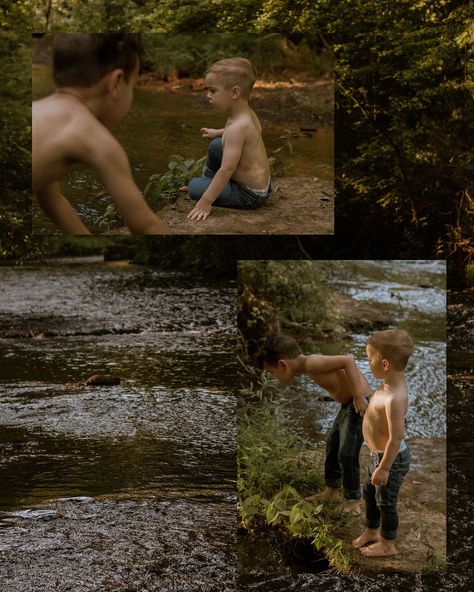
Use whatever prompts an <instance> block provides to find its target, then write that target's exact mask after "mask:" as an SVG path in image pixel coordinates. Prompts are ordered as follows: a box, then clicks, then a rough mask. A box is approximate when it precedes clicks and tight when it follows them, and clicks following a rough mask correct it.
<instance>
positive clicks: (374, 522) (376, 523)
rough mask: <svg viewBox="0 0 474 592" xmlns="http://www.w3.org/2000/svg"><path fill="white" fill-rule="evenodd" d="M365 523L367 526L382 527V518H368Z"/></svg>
mask: <svg viewBox="0 0 474 592" xmlns="http://www.w3.org/2000/svg"><path fill="white" fill-rule="evenodd" d="M365 525H366V526H367V528H372V529H375V528H380V519H379V520H369V518H367V520H366V521H365Z"/></svg>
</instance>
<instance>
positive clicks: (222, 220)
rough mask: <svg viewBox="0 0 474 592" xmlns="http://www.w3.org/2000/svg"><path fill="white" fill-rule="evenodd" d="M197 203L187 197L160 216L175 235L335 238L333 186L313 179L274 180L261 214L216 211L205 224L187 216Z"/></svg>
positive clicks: (228, 210) (259, 211)
mask: <svg viewBox="0 0 474 592" xmlns="http://www.w3.org/2000/svg"><path fill="white" fill-rule="evenodd" d="M192 208H193V202H192V201H191V200H190V199H189V198H188V197H187V196H186V195H182V196H180V197H178V199H177V201H176V202H175V203H173V204H170V205H168V206H165V207H164V208H163V209H162V210H160V212H159V216H160V218H161V220H163V222H165V223H166V224H168V225H169V227H170V230H171V233H172V234H249V235H251V234H253V235H256V234H258V235H270V234H311V235H312V234H320V235H321V234H333V233H334V192H333V187H332V183H331V182H329V181H323V180H321V179H315V178H312V177H285V178H277V179H274V180H273V193H272V196H271V197H270V199H269V200H268V201H267V203H266V204H265V205H264V206H262V207H261V208H258V209H257V210H233V209H229V208H218V207H214V208H213V209H212V213H211V215H210V216H209V218H208V219H207V220H205V221H204V222H195V221H190V220H188V219H187V218H186V215H187V214H188V213H189V212H190V211H191V210H192Z"/></svg>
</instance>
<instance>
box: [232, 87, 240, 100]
mask: <svg viewBox="0 0 474 592" xmlns="http://www.w3.org/2000/svg"><path fill="white" fill-rule="evenodd" d="M241 95H242V89H241V88H240V86H233V87H232V98H233V99H240V97H241Z"/></svg>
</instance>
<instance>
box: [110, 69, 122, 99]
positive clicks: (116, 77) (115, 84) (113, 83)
mask: <svg viewBox="0 0 474 592" xmlns="http://www.w3.org/2000/svg"><path fill="white" fill-rule="evenodd" d="M123 79H124V73H123V70H122V69H121V68H116V69H115V70H112V71H111V72H109V74H108V77H107V90H108V91H109V93H110V94H111V95H112V97H113V98H114V99H115V98H116V97H117V92H118V88H119V86H120V83H121V82H122V80H123Z"/></svg>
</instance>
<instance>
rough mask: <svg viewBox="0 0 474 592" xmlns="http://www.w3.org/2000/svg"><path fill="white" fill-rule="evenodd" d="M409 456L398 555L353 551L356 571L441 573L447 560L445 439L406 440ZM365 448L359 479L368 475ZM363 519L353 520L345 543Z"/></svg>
mask: <svg viewBox="0 0 474 592" xmlns="http://www.w3.org/2000/svg"><path fill="white" fill-rule="evenodd" d="M407 442H408V445H409V447H410V450H411V453H412V462H411V466H410V470H409V472H408V474H407V475H406V477H405V480H404V482H403V485H402V488H401V490H400V495H399V498H398V500H399V503H398V509H399V520H400V525H399V532H398V537H397V546H398V550H399V551H400V554H399V555H396V556H394V557H384V558H372V559H368V558H366V557H363V556H362V555H360V553H358V552H357V551H355V553H356V557H358V560H359V562H360V563H359V564H358V569H357V571H363V572H367V571H377V572H380V571H383V572H406V573H407V572H413V573H417V572H422V571H430V570H435V571H436V570H440V569H442V568H443V564H444V561H445V558H446V440H444V439H427V438H417V439H412V440H408V441H407ZM368 457H369V455H368V449H367V448H366V447H365V446H363V447H362V451H361V470H362V473H361V474H362V476H363V477H364V478H365V476H366V475H367V464H368ZM363 528H364V527H363V519H361V518H354V521H353V524H352V525H351V526H350V527H349V528H348V529H347V532H346V533H345V535H346V536H347V540H352V538H355V537H356V536H358V535H359V534H360V533H361V532H362V529H363Z"/></svg>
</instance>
